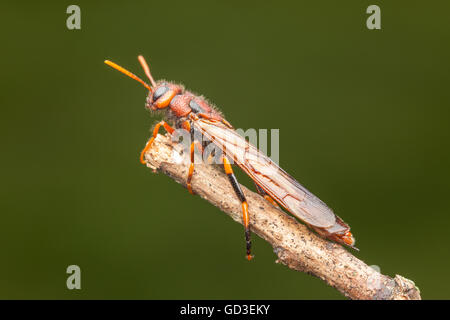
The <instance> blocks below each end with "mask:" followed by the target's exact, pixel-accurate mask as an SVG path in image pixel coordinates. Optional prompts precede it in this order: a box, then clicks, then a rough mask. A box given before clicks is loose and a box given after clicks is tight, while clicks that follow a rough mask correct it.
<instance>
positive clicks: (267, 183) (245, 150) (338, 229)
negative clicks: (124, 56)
mask: <svg viewBox="0 0 450 320" xmlns="http://www.w3.org/2000/svg"><path fill="white" fill-rule="evenodd" d="M138 60H139V62H140V64H141V65H142V68H143V69H144V72H145V74H146V76H147V78H148V79H149V80H150V84H151V85H149V84H147V83H146V82H144V81H143V80H142V79H140V78H139V77H137V76H136V75H135V74H133V73H131V72H130V71H128V70H126V69H124V68H122V67H121V66H119V65H117V64H116V63H114V62H111V61H109V60H105V63H106V64H107V65H109V66H111V67H113V68H114V69H116V70H118V71H120V72H122V73H124V74H125V75H127V76H129V77H130V78H132V79H134V80H137V81H138V82H140V83H141V84H142V85H143V86H144V87H145V88H147V89H148V90H149V93H148V96H147V100H146V108H148V109H149V110H151V111H158V110H165V111H166V113H165V116H166V117H165V119H166V120H168V121H171V122H172V126H171V125H169V124H168V123H167V122H166V121H164V120H163V121H161V122H159V123H158V124H156V126H155V127H154V129H153V135H152V137H151V138H150V139H149V140H148V142H147V144H146V146H145V148H144V149H143V150H142V152H141V156H140V160H141V162H142V163H143V164H146V160H145V153H146V152H147V151H148V150H149V149H150V148H151V146H152V143H153V141H154V139H155V138H156V136H157V135H158V131H159V129H160V128H161V127H164V129H165V130H166V131H167V132H168V133H169V134H172V133H173V132H174V131H175V129H184V130H187V131H188V132H189V133H190V134H191V136H193V133H194V132H195V131H196V132H199V133H201V134H202V135H203V137H204V138H206V139H205V140H206V141H209V142H210V143H214V144H215V147H218V148H219V149H220V150H221V151H222V157H223V158H222V161H223V167H224V169H225V173H226V174H227V176H228V179H229V181H230V183H231V185H232V187H233V189H234V192H235V193H236V196H237V197H238V198H239V200H240V202H241V204H242V215H243V224H244V227H245V240H246V249H247V259H248V260H251V259H252V257H253V256H252V255H251V240H250V224H251V223H250V219H249V210H248V204H247V200H246V198H245V195H244V193H243V192H242V189H241V187H240V184H239V183H238V181H237V179H236V176H235V175H234V173H233V169H232V166H231V161H230V159H232V160H233V161H232V162H234V163H236V164H237V165H238V166H239V167H240V168H241V169H242V170H243V171H244V172H245V173H246V174H247V175H248V176H249V177H250V178H251V179H252V180H253V181H254V182H255V185H256V189H257V191H258V193H259V194H260V195H261V196H263V197H264V198H265V199H267V200H268V201H269V202H271V203H272V204H273V205H275V206H277V203H278V204H279V205H281V206H282V207H283V208H284V209H286V210H287V211H289V212H290V213H291V214H293V215H294V216H296V217H297V218H299V219H300V220H302V221H303V222H304V223H305V224H306V225H308V226H309V227H310V228H312V229H313V230H315V231H316V232H317V233H318V234H319V235H321V236H322V237H324V238H326V239H329V240H332V241H335V242H338V243H341V244H344V245H347V246H349V247H352V248H354V249H356V250H357V248H356V247H354V244H355V239H354V238H353V235H352V233H351V232H350V227H349V226H348V225H347V224H346V223H345V222H344V221H343V220H342V219H341V218H339V217H338V216H337V215H335V214H334V212H333V211H332V210H331V209H330V208H329V207H328V206H327V205H326V204H325V203H324V202H322V201H321V200H320V199H319V198H317V197H316V196H315V195H313V194H312V193H311V192H309V191H308V190H307V189H306V188H305V187H303V186H302V185H301V184H300V183H299V182H297V181H296V180H295V179H294V178H293V177H291V176H290V175H289V174H288V173H286V172H285V171H284V170H283V169H281V168H280V167H279V166H278V165H277V164H276V163H274V162H273V161H271V160H270V158H268V157H267V156H265V155H264V154H263V153H262V152H261V151H259V150H258V149H257V148H256V147H255V146H253V145H251V144H250V143H248V142H247V141H246V140H245V139H244V138H242V137H241V136H240V135H239V134H238V133H237V132H236V131H235V130H234V129H233V126H232V125H231V124H230V123H229V122H228V121H227V120H225V118H224V117H223V116H222V115H221V113H219V112H218V111H217V110H215V109H214V108H213V107H212V106H211V105H210V104H209V103H208V102H207V101H206V100H205V99H204V98H202V97H199V96H196V95H195V94H193V93H191V92H189V91H187V90H185V89H184V87H182V86H181V85H177V84H173V83H169V82H166V81H158V82H156V81H155V80H154V79H153V77H152V75H151V73H150V68H149V67H148V65H147V63H146V61H145V59H144V58H143V57H142V56H139V57H138ZM236 141H237V142H238V143H236ZM196 145H197V148H198V149H199V150H200V152H202V153H203V150H204V146H203V145H201V144H199V143H198V144H196V141H192V144H191V146H190V157H191V160H190V167H189V173H188V177H187V183H186V185H187V189H188V191H189V192H190V193H191V194H194V192H193V191H192V187H191V181H192V176H193V174H194V153H195V146H196Z"/></svg>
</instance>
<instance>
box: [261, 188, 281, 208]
mask: <svg viewBox="0 0 450 320" xmlns="http://www.w3.org/2000/svg"><path fill="white" fill-rule="evenodd" d="M255 186H256V191H257V192H258V193H259V195H260V196H262V197H263V198H264V199H266V200H267V201H269V202H270V203H271V204H272V205H273V206H274V207H276V208H279V207H280V206H279V205H278V203H277V202H276V201H275V200H273V198H272V197H271V196H269V195H268V194H267V192H265V191H264V189H263V188H261V187H260V186H259V185H258V184H257V183H256V182H255Z"/></svg>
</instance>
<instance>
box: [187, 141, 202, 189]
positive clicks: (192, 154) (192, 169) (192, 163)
mask: <svg viewBox="0 0 450 320" xmlns="http://www.w3.org/2000/svg"><path fill="white" fill-rule="evenodd" d="M196 145H197V148H198V149H199V151H200V153H201V154H202V153H203V148H202V146H201V144H200V143H199V142H198V141H193V142H192V143H191V151H190V153H191V164H190V166H189V173H188V177H187V181H186V186H187V189H188V191H189V193H190V194H192V195H193V194H194V191H192V186H191V180H192V176H193V175H194V155H195V146H196Z"/></svg>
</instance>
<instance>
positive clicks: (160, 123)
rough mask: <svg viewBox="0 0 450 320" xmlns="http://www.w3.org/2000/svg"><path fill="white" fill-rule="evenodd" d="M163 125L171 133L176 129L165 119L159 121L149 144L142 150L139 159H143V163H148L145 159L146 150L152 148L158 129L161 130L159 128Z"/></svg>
mask: <svg viewBox="0 0 450 320" xmlns="http://www.w3.org/2000/svg"><path fill="white" fill-rule="evenodd" d="M161 126H163V127H164V129H166V131H167V132H168V133H170V134H171V133H172V132H173V131H174V129H173V128H172V127H171V126H169V125H168V124H167V122H165V121H161V122H159V123H158V124H157V125H156V126H155V128H154V129H153V136H152V137H151V138H150V140H148V141H147V144H146V145H145V148H144V150H142V152H141V156H140V157H139V159H140V160H141V163H142V164H146V161H145V159H144V156H145V153H146V152H147V151H148V150H149V149H150V147H151V146H152V143H153V140H155V138H156V136H157V135H158V131H159V128H160V127H161Z"/></svg>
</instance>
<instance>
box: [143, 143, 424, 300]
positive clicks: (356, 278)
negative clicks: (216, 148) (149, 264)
mask: <svg viewBox="0 0 450 320" xmlns="http://www.w3.org/2000/svg"><path fill="white" fill-rule="evenodd" d="M181 150H182V148H181V146H180V145H175V144H173V143H172V142H171V139H170V138H168V137H165V136H162V135H158V137H157V138H156V139H155V141H154V144H153V145H152V148H151V149H150V150H149V152H148V153H147V154H146V155H145V157H146V160H147V161H148V167H150V168H152V169H153V170H157V171H161V172H163V173H164V174H166V175H168V176H169V177H171V178H172V179H174V180H175V181H177V182H178V183H181V184H182V185H184V186H186V177H187V173H188V165H186V162H184V163H179V164H176V163H174V160H176V159H180V160H181V159H182V158H181V157H180V156H179V154H180V153H181ZM183 158H184V159H185V158H186V157H183ZM175 162H176V161H175ZM192 187H193V190H194V192H195V193H196V194H197V195H199V196H200V197H202V198H203V199H205V200H207V201H209V202H210V203H211V204H213V205H214V206H216V207H218V208H219V209H221V210H222V211H223V212H225V213H226V214H228V215H229V216H230V217H231V218H233V220H235V221H237V222H239V223H242V212H241V204H240V202H239V200H238V199H237V197H236V195H235V193H234V191H233V189H232V187H231V186H230V184H229V183H228V179H227V177H226V175H225V174H224V173H223V171H222V170H219V168H217V166H213V165H205V164H199V165H196V166H195V172H194V176H193V179H192ZM242 189H243V191H244V193H245V196H246V197H247V201H248V204H249V211H250V221H251V230H252V232H254V233H256V234H257V235H259V236H260V237H261V238H263V239H264V240H266V241H268V242H269V243H270V244H271V245H272V246H273V248H274V252H275V253H276V255H277V256H278V260H277V262H281V263H283V264H285V265H286V266H288V267H289V268H291V269H293V270H297V271H302V272H306V273H308V274H311V275H314V276H316V277H318V278H320V279H322V280H324V281H325V282H326V283H328V284H329V285H330V286H333V287H335V288H336V289H337V290H339V291H340V292H341V293H343V294H344V295H345V296H347V297H349V298H351V299H381V300H389V299H401V300H410V299H421V297H420V292H419V289H418V288H417V287H416V286H415V284H414V282H412V281H411V280H408V279H406V278H404V277H402V276H399V275H396V276H395V277H394V278H391V277H388V276H385V275H382V274H380V273H379V272H378V271H376V270H374V269H372V268H371V267H370V266H368V265H367V264H365V263H364V262H363V261H361V260H359V259H358V258H356V257H355V256H353V255H352V254H351V253H350V252H348V251H347V250H345V249H344V248H343V247H342V246H341V245H338V244H336V243H333V242H330V241H327V240H325V239H322V238H321V237H319V236H317V235H316V234H315V233H314V232H312V231H310V230H309V229H308V228H307V227H306V226H304V225H303V224H301V223H299V222H298V221H297V220H296V219H294V218H293V217H291V216H289V215H288V214H286V213H285V212H283V211H282V210H279V209H277V208H275V207H274V206H272V205H271V204H270V203H268V202H267V201H266V200H265V199H264V198H262V197H261V196H259V195H258V194H257V193H254V192H252V191H250V190H248V189H247V188H245V187H244V186H242Z"/></svg>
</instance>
